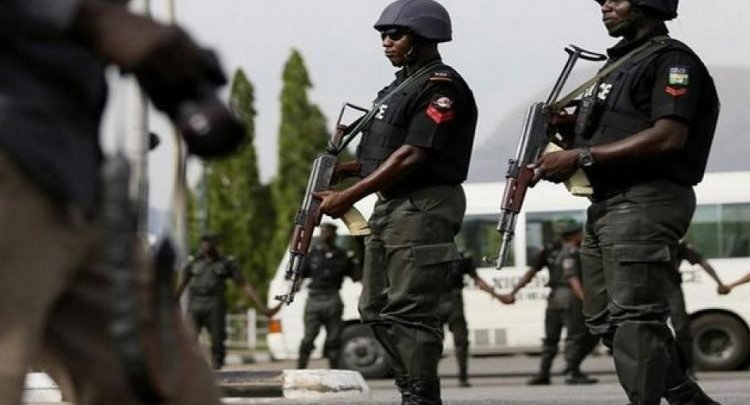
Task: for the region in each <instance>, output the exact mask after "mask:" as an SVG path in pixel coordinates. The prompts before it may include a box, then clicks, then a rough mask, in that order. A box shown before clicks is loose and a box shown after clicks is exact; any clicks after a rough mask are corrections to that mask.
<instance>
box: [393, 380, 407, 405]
mask: <svg viewBox="0 0 750 405" xmlns="http://www.w3.org/2000/svg"><path fill="white" fill-rule="evenodd" d="M396 388H398V392H400V393H401V405H406V404H408V403H409V401H410V399H411V386H410V384H409V376H406V375H397V376H396Z"/></svg>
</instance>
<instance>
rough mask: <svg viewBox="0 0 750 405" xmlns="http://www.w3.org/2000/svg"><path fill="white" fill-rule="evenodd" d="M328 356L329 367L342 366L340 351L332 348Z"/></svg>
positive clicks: (332, 368)
mask: <svg viewBox="0 0 750 405" xmlns="http://www.w3.org/2000/svg"><path fill="white" fill-rule="evenodd" d="M327 357H328V367H329V368H330V369H331V370H335V369H338V368H341V367H340V366H339V351H337V350H331V351H329V352H328V354H327Z"/></svg>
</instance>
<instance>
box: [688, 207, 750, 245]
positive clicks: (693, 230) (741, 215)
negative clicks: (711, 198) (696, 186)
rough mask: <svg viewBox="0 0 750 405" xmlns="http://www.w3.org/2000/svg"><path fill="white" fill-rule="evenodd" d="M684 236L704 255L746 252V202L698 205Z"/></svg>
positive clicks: (749, 233) (749, 226) (749, 229)
mask: <svg viewBox="0 0 750 405" xmlns="http://www.w3.org/2000/svg"><path fill="white" fill-rule="evenodd" d="M685 239H687V240H688V241H689V242H690V243H692V244H693V245H694V246H695V248H696V249H697V250H698V251H699V252H701V253H702V254H703V255H704V256H706V257H707V258H729V257H748V256H750V251H749V249H750V246H749V244H750V204H747V203H745V204H709V205H699V206H698V207H697V208H696V209H695V215H693V222H692V223H691V225H690V229H688V232H687V236H686V237H685Z"/></svg>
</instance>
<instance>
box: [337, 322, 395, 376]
mask: <svg viewBox="0 0 750 405" xmlns="http://www.w3.org/2000/svg"><path fill="white" fill-rule="evenodd" d="M340 355H341V357H340V359H339V361H340V366H341V368H346V369H350V370H356V371H359V372H360V373H361V374H362V377H364V378H385V377H388V376H389V375H390V373H391V366H390V364H388V359H387V357H386V354H385V350H384V349H383V346H381V345H380V343H379V342H378V341H377V340H375V337H374V336H373V334H372V331H371V330H370V328H369V327H367V326H365V325H360V324H353V325H349V326H347V327H346V329H344V332H343V333H342V334H341V354H340Z"/></svg>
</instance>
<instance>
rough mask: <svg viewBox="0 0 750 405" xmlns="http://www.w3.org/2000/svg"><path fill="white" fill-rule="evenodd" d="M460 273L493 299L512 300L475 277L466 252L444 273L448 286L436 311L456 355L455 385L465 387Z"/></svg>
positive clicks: (466, 341)
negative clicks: (445, 328) (448, 332)
mask: <svg viewBox="0 0 750 405" xmlns="http://www.w3.org/2000/svg"><path fill="white" fill-rule="evenodd" d="M464 275H468V276H469V277H471V279H472V280H474V285H475V286H476V287H477V288H479V289H480V290H482V291H484V292H486V293H487V294H489V295H491V296H492V297H493V298H498V299H499V300H500V301H501V302H503V303H504V304H509V303H511V302H512V301H510V300H506V299H505V298H504V297H501V296H500V294H497V293H496V292H495V290H494V289H493V288H492V287H491V286H490V285H489V284H487V282H486V281H484V280H483V279H482V278H481V277H479V274H477V267H476V266H475V265H474V260H473V259H472V255H471V253H470V252H461V259H459V260H457V261H455V262H453V266H452V267H451V271H450V273H449V275H448V280H449V286H450V289H449V290H448V291H446V292H444V293H443V296H442V297H440V304H439V306H438V314H439V316H440V322H441V323H442V324H443V325H445V324H447V325H448V330H450V332H451V334H452V335H453V347H454V350H455V354H456V361H457V362H458V386H459V387H463V388H466V387H471V383H469V374H468V366H469V328H468V325H467V323H466V316H465V315H464V296H463V289H464V286H465V285H466V284H465V283H464Z"/></svg>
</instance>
